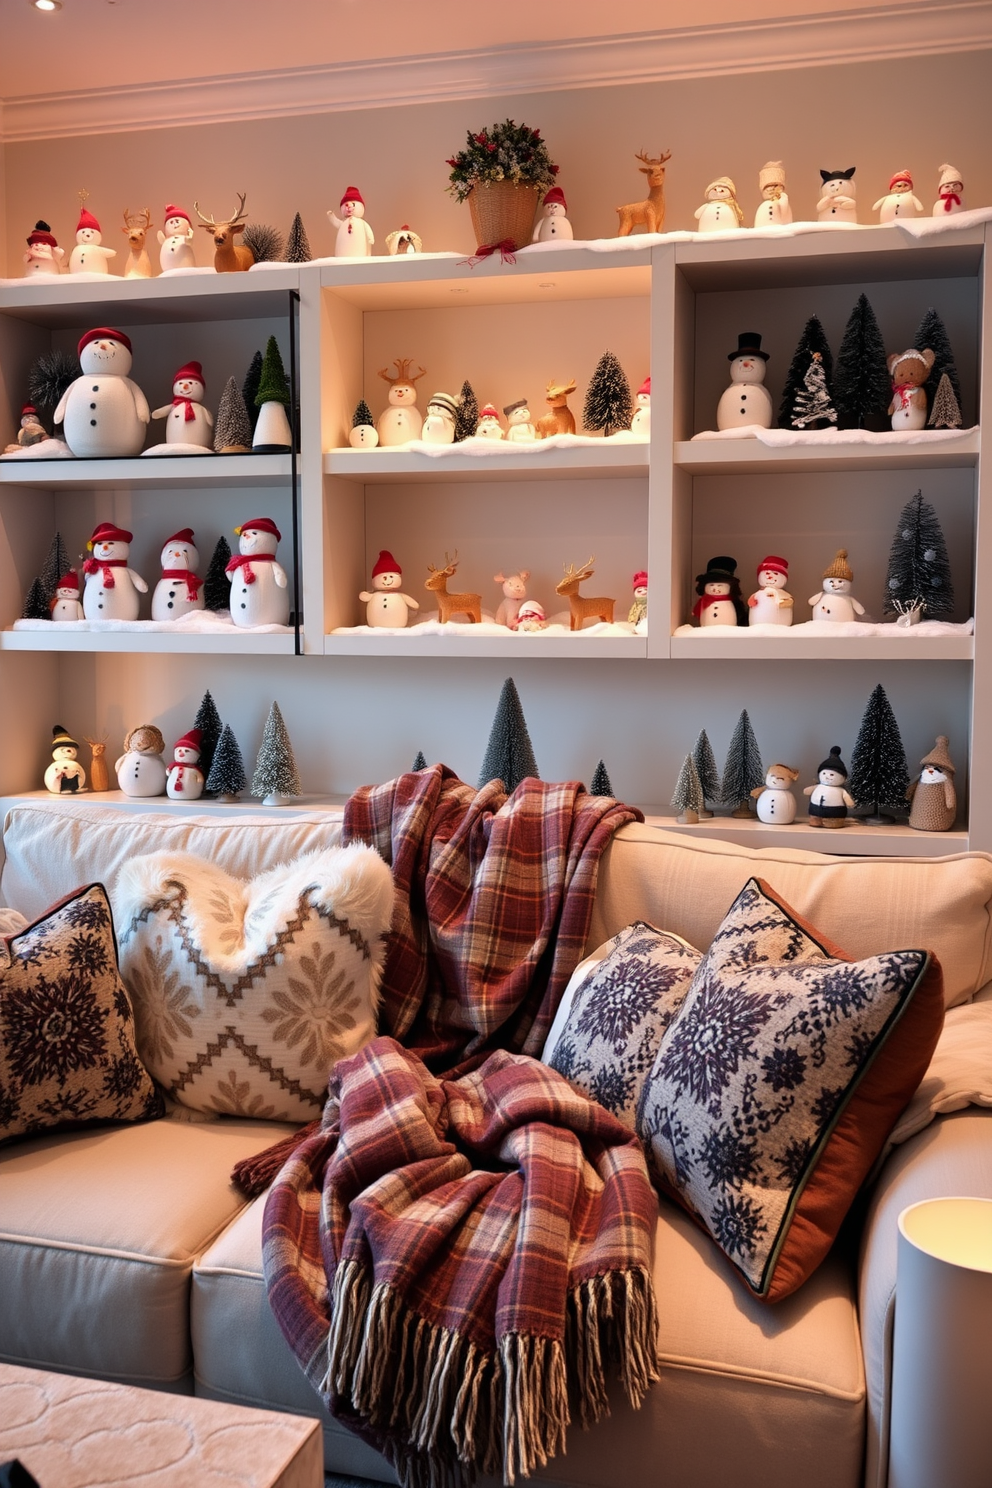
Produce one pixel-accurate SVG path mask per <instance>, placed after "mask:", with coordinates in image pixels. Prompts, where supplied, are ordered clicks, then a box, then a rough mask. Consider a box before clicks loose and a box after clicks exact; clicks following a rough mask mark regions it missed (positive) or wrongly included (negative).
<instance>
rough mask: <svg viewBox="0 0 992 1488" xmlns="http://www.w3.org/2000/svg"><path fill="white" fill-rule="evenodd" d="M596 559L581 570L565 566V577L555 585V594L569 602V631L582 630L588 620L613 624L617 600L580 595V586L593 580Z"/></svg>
mask: <svg viewBox="0 0 992 1488" xmlns="http://www.w3.org/2000/svg"><path fill="white" fill-rule="evenodd" d="M595 561H596V560H595V558H590V559H589V561H588V562H587V563H585V564H583V566H582V567H581V568H579V569H576V568H574V567H573V566H572V564H571V563H567V564H565V577H564V578H563V579H560V580H559V581H558V583H557V584H556V585H555V593H556V594H560V595H561V596H562V598H564V599H567V600H568V609H569V623H568V628H569V630H581V629H582V627H583V625H584V624H585V622H586V621H587V620H602V621H603V623H604V624H606V625H612V623H613V608H614V605H615V604H616V600H613V599H610V598H608V597H605V596H602V595H599V596H595V597H594V596H593V595H590V594H580V593H579V585H580V584H583V583H585V581H586V579H591V578H592V576H593V574H594V573H595V569H594V568H593V564H594V563H595Z"/></svg>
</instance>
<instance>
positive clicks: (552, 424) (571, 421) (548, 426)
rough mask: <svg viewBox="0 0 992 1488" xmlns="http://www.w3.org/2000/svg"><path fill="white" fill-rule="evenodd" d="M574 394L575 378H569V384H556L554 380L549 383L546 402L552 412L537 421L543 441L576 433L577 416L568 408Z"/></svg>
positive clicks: (538, 430)
mask: <svg viewBox="0 0 992 1488" xmlns="http://www.w3.org/2000/svg"><path fill="white" fill-rule="evenodd" d="M574 392H575V378H574V377H571V378H569V380H568V382H555V381H554V379H552V380H551V382H549V383H548V388H547V392H546V393H545V395H544V401H545V403H547V405H548V407H549V409H550V410H551V412H550V413H542V414H541V417H540V418H539V419H538V421H537V432H538V435H539V437H540V438H541V439H552V438H553V437H554V436H555V435H556V434H574V433H575V415H574V414H573V412H572V410H571V409H570V408H569V406H568V398H569V394H570V393H574Z"/></svg>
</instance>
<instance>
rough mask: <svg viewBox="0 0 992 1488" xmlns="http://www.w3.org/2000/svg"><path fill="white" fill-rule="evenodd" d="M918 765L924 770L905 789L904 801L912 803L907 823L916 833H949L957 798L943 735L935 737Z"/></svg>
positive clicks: (952, 771) (946, 744)
mask: <svg viewBox="0 0 992 1488" xmlns="http://www.w3.org/2000/svg"><path fill="white" fill-rule="evenodd" d="M920 764H921V765H922V766H923V773H922V774H921V775H920V778H919V780H911V781H910V783H909V788H908V790H907V791H906V799H907V801H911V802H912V805H911V807H910V812H909V825H910V826H911V827H914V828H915V829H916V831H918V832H949V831H950V830H951V828H952V827H953V825H954V818H955V816H956V815H957V810H958V801H957V794H956V792H955V789H954V766H953V765H952V764H951V756H950V755H949V754H948V742H947V735H946V734H940V735H939V736H938V738H937V742H936V744H935V745H934V747H933V748H932V749H931V751H930V753H929V754H925V755H924V756H923V758H922V759H921V760H920Z"/></svg>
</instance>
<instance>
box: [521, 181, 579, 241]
mask: <svg viewBox="0 0 992 1488" xmlns="http://www.w3.org/2000/svg"><path fill="white" fill-rule="evenodd" d="M567 211H568V202H567V201H566V200H565V193H564V191H562V189H561V187H560V186H552V188H551V190H550V191H549V192H548V194H547V196H546V197H545V198H544V200H543V202H542V203H541V211H540V215H539V217H538V219H537V222H536V224H535V226H534V235H533V237H532V238H531V242H532V243H557V242H561V241H563V240H564V241H567V242H571V240H572V224H571V223H570V222H569V220H568V218H567V216H566V215H565V214H566V212H567Z"/></svg>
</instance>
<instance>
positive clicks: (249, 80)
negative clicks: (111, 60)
mask: <svg viewBox="0 0 992 1488" xmlns="http://www.w3.org/2000/svg"><path fill="white" fill-rule="evenodd" d="M986 48H992V0H950V3H948V4H940V3H929V0H905V3H902V4H890V5H884V6H873V7H870V8H868V9H864V10H858V11H832V12H824V13H822V14H819V15H810V16H803V15H799V16H792V17H789V18H787V19H771V20H758V21H747V22H742V23H732V24H726V25H714V26H701V27H679V28H677V29H673V30H668V31H650V32H638V33H629V34H627V35H619V36H597V37H588V38H582V37H579V38H565V39H563V40H551V41H541V42H537V43H533V44H531V43H523V42H521V43H512V44H510V45H507V46H500V47H492V48H488V49H481V50H476V51H461V52H438V53H434V54H427V55H422V56H416V57H386V58H381V59H373V60H369V61H360V62H344V63H331V64H327V65H322V66H317V67H296V68H285V69H279V70H276V71H271V72H251V73H238V74H227V75H218V76H215V77H202V78H189V79H176V80H174V81H169V82H152V83H141V84H126V85H122V86H120V87H109V88H108V87H104V88H92V89H77V90H73V91H68V92H64V93H47V94H42V93H33V94H24V95H20V96H15V97H9V98H6V99H4V100H3V102H2V104H0V141H2V142H5V143H13V142H17V141H26V140H42V139H60V138H64V137H65V136H67V135H87V134H117V133H125V132H127V133H129V132H131V131H133V130H134V129H135V128H136V127H137V128H140V129H161V128H174V127H176V126H182V125H197V124H218V123H224V122H232V121H237V120H242V119H271V118H278V117H285V116H290V115H299V114H321V113H337V112H341V111H345V110H353V109H363V108H394V107H399V106H404V105H405V106H409V105H411V104H420V103H437V102H442V101H450V100H458V99H470V98H484V97H487V98H488V97H499V96H501V95H504V96H505V95H507V94H520V93H548V92H561V91H563V90H566V89H571V88H592V87H617V86H621V85H626V86H630V85H632V84H637V83H648V82H665V81H672V80H677V79H681V78H698V77H720V76H727V75H729V74H735V73H750V72H770V71H781V70H784V69H791V68H802V67H819V66H824V65H830V64H837V63H844V62H848V63H850V62H866V61H872V60H888V61H891V60H893V59H898V58H902V57H914V56H921V55H925V54H930V55H933V54H938V53H946V52H963V51H973V50H982V49H986ZM138 121H140V123H139V122H138Z"/></svg>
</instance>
